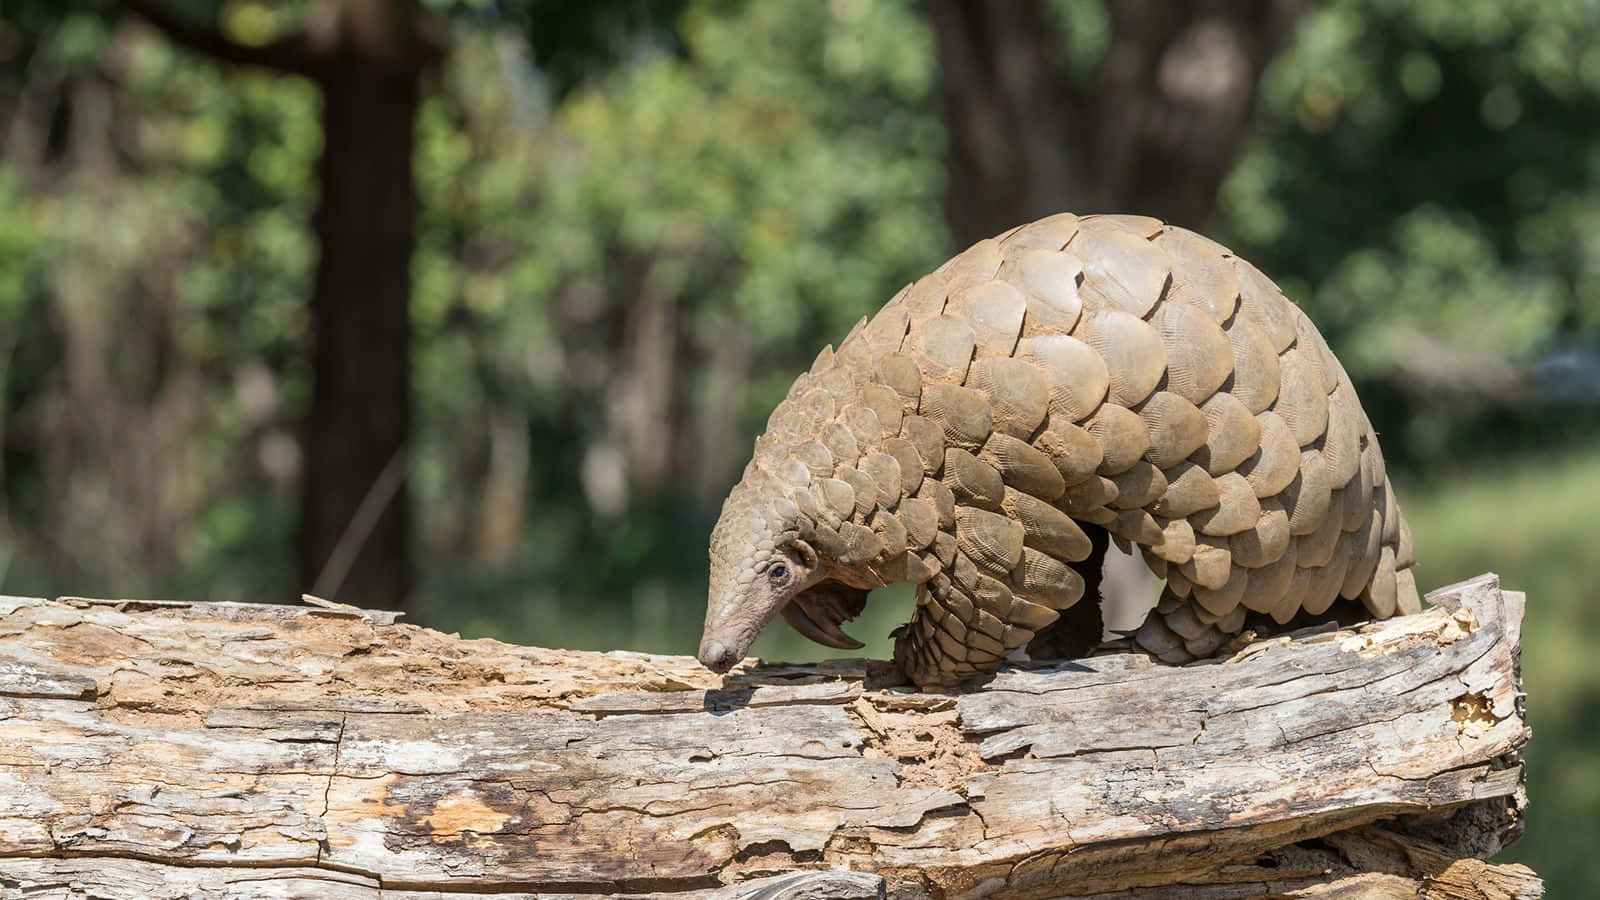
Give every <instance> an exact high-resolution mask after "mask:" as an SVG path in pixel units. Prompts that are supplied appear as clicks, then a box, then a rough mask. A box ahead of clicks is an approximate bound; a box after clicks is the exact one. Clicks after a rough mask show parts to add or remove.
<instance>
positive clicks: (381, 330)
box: [299, 50, 421, 608]
mask: <svg viewBox="0 0 1600 900" xmlns="http://www.w3.org/2000/svg"><path fill="white" fill-rule="evenodd" d="M402 52H404V51H403V50H402ZM420 79H421V70H420V69H419V68H418V67H417V66H416V65H414V64H409V63H408V64H404V65H400V66H396V67H394V68H390V67H388V66H385V65H384V64H383V62H382V61H381V60H372V59H366V58H363V57H362V56H361V54H360V51H359V50H350V51H346V52H343V53H341V54H340V56H339V58H338V60H337V61H336V62H335V63H334V64H333V65H331V66H329V67H328V69H327V74H326V75H325V76H324V77H323V78H322V79H320V83H321V85H322V96H323V113H322V132H323V141H324V145H323V151H322V161H321V179H322V198H321V206H320V207H319V209H318V211H317V216H316V230H317V237H318V239H319V243H320V245H321V248H322V255H321V259H320V261H319V262H318V265H317V275H316V288H315V291H314V293H313V294H312V298H311V314H312V321H313V325H314V331H315V335H316V337H315V341H316V350H315V360H316V361H315V372H316V377H315V388H314V392H313V395H312V404H311V414H310V417H309V420H308V421H307V423H306V432H305V453H306V456H305V464H306V465H305V484H304V493H303V498H302V504H301V510H300V535H299V544H300V548H299V549H300V581H301V583H302V584H303V585H305V586H306V589H307V590H311V591H312V592H313V593H316V594H318V595H319V596H325V597H330V598H331V597H334V596H337V597H339V598H341V599H343V600H347V601H350V602H355V603H359V604H361V605H363V606H377V607H384V608H395V607H399V606H402V605H403V604H404V602H405V599H406V597H407V596H408V595H409V594H410V591H411V577H412V572H411V559H410V548H409V540H410V527H409V526H410V509H409V504H408V502H407V494H406V488H405V482H406V478H405V469H406V461H405V452H406V445H407V441H408V439H409V437H410V434H411V320H410V300H411V265H410V261H411V252H412V248H413V246H414V245H415V222H416V191H415V186H414V184H413V180H412V171H411V169H412V155H413V154H412V151H413V146H414V143H415V141H414V136H413V129H414V127H415V120H416V114H417V108H418V104H419V102H420V90H421V86H420Z"/></svg>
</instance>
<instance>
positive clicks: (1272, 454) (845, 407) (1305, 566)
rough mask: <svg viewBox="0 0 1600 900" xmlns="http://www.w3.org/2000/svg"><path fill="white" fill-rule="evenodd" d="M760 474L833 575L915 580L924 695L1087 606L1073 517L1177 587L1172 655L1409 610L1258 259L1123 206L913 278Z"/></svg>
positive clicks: (1293, 320)
mask: <svg viewBox="0 0 1600 900" xmlns="http://www.w3.org/2000/svg"><path fill="white" fill-rule="evenodd" d="M757 477H759V478H760V479H761V480H762V483H763V484H765V485H768V487H766V488H764V490H766V491H769V492H770V491H771V490H773V489H774V488H772V487H771V485H778V486H780V487H781V490H782V491H783V492H785V493H786V494H787V496H788V499H789V500H791V501H792V503H793V507H794V508H795V509H796V510H798V515H799V520H800V524H799V529H800V532H801V534H802V537H804V538H805V539H807V540H809V541H811V542H812V543H813V544H814V545H815V546H816V548H817V550H818V551H819V552H820V554H821V555H822V557H823V558H824V559H825V560H827V562H828V565H829V571H830V580H831V581H832V582H833V583H835V586H838V585H848V586H851V587H852V588H856V589H864V588H870V587H872V586H876V585H880V584H886V583H893V582H899V581H909V582H912V583H915V584H917V585H918V586H919V587H918V595H917V606H916V612H915V613H914V615H913V616H912V619H911V621H910V623H908V625H907V627H906V628H904V629H903V630H902V631H901V632H900V634H899V637H898V639H897V642H896V647H895V659H896V660H897V661H898V662H899V664H900V665H901V667H902V668H903V669H904V670H905V672H906V673H907V674H908V675H909V676H910V677H911V678H912V680H914V681H916V682H917V683H919V684H925V685H929V684H950V683H954V682H956V681H960V680H962V679H964V678H966V677H968V676H970V675H973V674H975V673H977V672H980V671H983V670H985V669H988V668H993V667H995V666H996V665H998V664H999V662H1000V660H1001V659H1002V658H1003V657H1005V656H1006V654H1007V653H1009V652H1010V651H1012V650H1015V649H1017V648H1019V647H1023V646H1025V645H1027V644H1028V642H1029V641H1030V640H1031V639H1032V638H1033V637H1034V635H1035V634H1036V633H1037V632H1038V631H1039V630H1040V629H1042V628H1044V627H1045V626H1047V625H1049V624H1050V623H1051V622H1053V621H1054V620H1055V619H1056V618H1057V615H1058V613H1059V611H1061V610H1063V609H1066V608H1067V607H1069V606H1071V605H1072V604H1074V603H1076V602H1077V601H1078V600H1079V599H1080V598H1081V597H1082V595H1083V591H1084V580H1083V578H1082V577H1081V576H1080V574H1079V572H1078V571H1076V570H1075V569H1074V564H1076V563H1081V562H1082V561H1083V560H1085V559H1086V558H1087V557H1088V556H1089V555H1090V547H1091V542H1090V539H1089V537H1088V535H1087V534H1086V533H1085V530H1084V527H1083V526H1085V525H1091V526H1098V527H1101V528H1104V529H1105V530H1106V531H1108V532H1110V534H1111V535H1112V536H1114V537H1115V538H1116V539H1118V540H1119V542H1122V543H1125V544H1129V545H1135V546H1137V547H1138V548H1139V550H1140V551H1141V553H1142V555H1143V557H1144V559H1145V561H1146V562H1147V563H1148V564H1149V566H1150V568H1151V569H1152V570H1153V571H1154V572H1155V573H1156V575H1158V576H1160V577H1162V578H1164V579H1165V580H1166V585H1165V588H1164V590H1163V593H1162V596H1161V599H1160V601H1159V603H1158V605H1157V607H1156V610H1155V611H1154V612H1153V613H1152V614H1151V615H1150V617H1149V619H1148V620H1147V621H1146V623H1145V625H1144V626H1143V627H1142V628H1140V629H1139V631H1138V632H1137V634H1136V635H1135V640H1136V641H1137V642H1138V643H1139V644H1140V645H1141V646H1142V647H1144V648H1145V649H1146V650H1148V651H1149V652H1151V653H1153V654H1154V655H1156V656H1157V657H1159V658H1161V659H1163V660H1166V661H1170V662H1179V661H1185V660H1188V659H1191V658H1194V657H1200V656H1206V655H1210V654H1211V653H1213V652H1214V651H1215V650H1216V649H1217V648H1218V647H1220V646H1221V645H1222V644H1223V643H1224V642H1225V641H1226V639H1227V638H1228V636H1230V635H1232V634H1234V633H1236V632H1238V631H1239V630H1240V629H1241V628H1242V627H1243V624H1244V621H1245V615H1246V612H1247V611H1249V610H1254V611H1256V612H1260V613H1265V614H1268V615H1270V616H1271V617H1272V618H1273V619H1275V620H1277V621H1278V622H1287V621H1288V620H1289V619H1291V618H1293V617H1294V616H1295V615H1297V614H1298V613H1300V612H1302V611H1304V612H1306V613H1310V614H1313V615H1320V614H1322V613H1324V612H1325V611H1327V610H1328V609H1329V607H1330V606H1331V605H1332V604H1333V603H1334V602H1335V600H1337V599H1338V598H1340V597H1343V598H1346V599H1347V600H1359V601H1361V603H1362V604H1364V605H1365V607H1366V610H1367V612H1368V613H1370V614H1371V615H1372V616H1374V617H1377V618H1387V617H1389V616H1392V615H1395V614H1396V613H1410V612H1416V611H1417V610H1418V609H1419V608H1420V604H1419V599H1418V594H1417V588H1416V583H1415V580H1414V578H1413V576H1412V571H1411V567H1412V564H1413V562H1414V558H1413V550H1412V542H1411V535H1410V532H1409V530H1408V528H1407V527H1406V524H1405V521H1404V519H1403V517H1402V516H1401V513H1400V507H1399V505H1398V503H1397V502H1396V501H1395V497H1394V492H1393V490H1392V488H1391V486H1390V484H1389V479H1388V476H1387V474H1386V473H1385V470H1384V463H1383V455H1382V453H1381V452H1380V451H1379V449H1378V440H1377V436H1376V434H1374V432H1373V430H1372V425H1371V423H1370V422H1369V421H1368V420H1367V417H1366V414H1365V413H1364V412H1363V411H1362V409H1361V404H1360V402H1359V401H1358V400H1357V399H1356V395H1355V392H1354V390H1353V389H1352V387H1351V384H1350V380H1349V377H1348V376H1347V375H1346V374H1345V371H1344V368H1343V367H1342V366H1341V365H1340V364H1339V361H1338V360H1337V359H1336V358H1335V357H1334V355H1333V353H1332V352H1330V351H1329V349H1328V345H1327V343H1326V342H1324V340H1323V339H1322V336H1321V335H1320V334H1319V333H1318V332H1317V330H1316V328H1315V327H1314V326H1313V325H1312V324H1311V322H1310V320H1309V319H1307V318H1306V316H1305V315H1304V313H1302V312H1301V311H1300V310H1299V308H1297V307H1296V306H1295V305H1294V304H1293V303H1291V302H1289V301H1288V300H1287V299H1285V298H1284V296H1283V294H1282V293H1280V292H1279V290H1278V289H1277V287H1275V286H1274V285H1273V283H1272V282H1271V281H1270V280H1269V279H1267V277H1266V276H1264V275H1262V274H1261V272H1259V271H1258V270H1257V269H1256V268H1255V267H1254V266H1252V265H1251V264H1250V263H1248V262H1246V261H1244V260H1242V259H1240V258H1238V257H1236V256H1234V255H1233V254H1231V253H1230V252H1229V251H1228V250H1227V249H1225V248H1223V247H1221V246H1220V245H1218V244H1216V243H1214V242H1212V241H1210V240H1208V239H1206V238H1204V237H1201V236H1199V235H1197V234H1194V233H1193V232H1190V231H1186V230H1184V229H1182V228H1177V227H1173V226H1169V225H1163V224H1162V223H1161V222H1158V221H1156V220H1154V219H1149V218H1144V217H1139V216H1085V217H1081V218H1080V217H1077V216H1073V215H1070V214H1062V215H1057V216H1052V217H1050V218H1047V219H1042V220H1040V221H1037V222H1034V223H1031V224H1028V225H1024V226H1021V227H1019V228H1016V229H1013V230H1012V231H1009V232H1007V233H1005V234H1003V235H1001V236H999V237H998V238H994V239H990V240H985V241H982V242H980V243H978V244H976V245H974V246H972V247H971V248H969V249H968V250H967V251H965V252H964V253H962V254H960V255H959V256H956V257H955V258H953V259H951V260H950V261H949V262H947V263H945V264H944V265H943V266H941V267H940V268H939V269H938V270H937V271H935V272H933V273H932V274H930V275H928V276H926V277H924V278H922V279H921V280H919V281H917V282H916V283H914V284H912V285H909V286H907V287H906V288H905V289H904V290H902V291H901V292H900V293H899V294H897V295H896V296H895V297H894V298H893V299H891V300H890V301H889V302H888V303H887V304H886V305H885V306H884V307H883V308H882V309H881V310H879V311H878V313H877V314H876V315H874V316H872V317H871V318H870V319H863V320H862V322H861V323H860V324H858V325H857V326H856V328H855V329H854V330H853V331H852V332H851V333H850V335H849V336H848V337H846V338H845V340H844V341H843V342H842V343H841V344H840V346H839V348H838V350H837V351H834V350H833V349H832V348H831V347H830V348H825V349H824V350H823V351H822V353H821V355H819V356H818V357H817V360H816V362H815V363H814V364H813V366H812V367H811V370H810V372H809V373H808V374H805V375H802V376H800V378H799V379H798V380H796V381H795V383H794V385H793V387H792V388H791V389H790V391H789V393H788V396H787V398H786V399H785V400H784V401H783V402H782V403H781V404H780V405H779V406H778V408H777V409H776V410H775V411H774V412H773V415H772V417H771V419H770V420H769V422H768V429H767V433H766V434H764V435H763V436H762V437H761V438H760V439H759V440H758V441H757V444H756V454H755V458H754V459H753V460H752V463H751V466H750V467H749V468H747V470H746V480H747V481H749V480H750V479H752V478H757ZM863 596H864V595H863ZM846 615H848V613H846Z"/></svg>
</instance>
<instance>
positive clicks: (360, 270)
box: [124, 0, 442, 608]
mask: <svg viewBox="0 0 1600 900" xmlns="http://www.w3.org/2000/svg"><path fill="white" fill-rule="evenodd" d="M124 5H125V6H126V7H128V8H129V9H132V10H133V11H135V12H136V13H138V14H139V15H140V16H141V17H143V18H144V19H145V20H146V21H148V22H150V23H151V24H152V25H154V26H156V27H157V28H158V29H160V30H161V31H162V32H163V33H165V34H166V35H167V37H169V38H170V39H171V40H172V41H173V42H174V43H177V44H179V45H181V46H184V47H187V48H188V49H190V50H194V51H197V52H199V53H202V54H205V55H207V56H209V57H212V58H213V59H216V60H218V61H219V62H225V63H234V64H238V65H249V66H261V67H264V68H268V69H273V70H276V71H280V72H286V73H293V74H298V75H304V76H307V77H309V78H311V79H312V80H314V81H315V82H316V83H317V85H318V87H320V88H321V90H322V137H323V151H322V157H321V160H320V165H319V168H318V171H319V175H320V178H321V184H320V190H321V196H320V199H319V203H318V206H317V213H316V221H315V228H316V233H317V238H318V243H319V249H320V255H319V257H318V262H317V273H316V280H315V286H314V288H313V293H312V297H311V304H310V305H311V320H312V331H313V334H314V338H313V340H314V341H315V349H314V351H313V382H314V387H313V390H312V401H311V410H310V413H309V415H308V416H307V419H306V422H305V434H304V447H305V470H304V477H303V480H302V494H301V504H300V529H299V534H298V538H297V541H298V547H299V559H300V565H299V568H300V583H301V584H302V585H303V586H304V588H305V589H307V590H311V591H313V592H315V593H317V594H318V595H319V596H325V597H334V596H338V597H341V598H346V599H351V600H355V601H358V602H359V603H361V604H362V605H365V606H377V607H385V608H392V607H397V606H403V605H404V604H405V602H406V598H407V596H408V595H409V594H410V592H411V584H412V567H411V553H410V519H411V515H410V505H409V501H408V497H407V491H406V472H407V460H406V449H407V444H408V441H409V439H410V436H411V320H410V302H411V255H412V250H413V249H414V247H415V245H416V235H415V230H416V203H417V198H416V185H415V179H414V174H413V172H412V164H413V157H414V149H415V145H416V140H415V134H414V129H415V127H416V116H417V111H418V108H419V106H420V103H421V92H422V86H421V82H422V75H423V72H424V71H425V70H426V69H427V68H428V67H429V66H431V65H432V64H433V63H434V62H435V61H436V60H437V59H438V58H439V57H440V55H441V52H442V45H441V42H442V35H441V34H440V33H438V31H437V29H436V28H435V26H434V22H433V20H432V19H430V18H429V17H428V16H427V15H426V14H425V13H424V11H423V10H422V9H421V8H420V7H419V6H418V5H417V4H416V3H415V2H414V0H322V2H320V3H317V4H313V5H312V7H311V8H310V9H309V10H308V12H307V14H306V21H305V25H304V26H303V27H302V28H301V29H300V30H299V31H296V32H294V33H292V34H290V35H288V36H286V37H284V38H281V39H280V40H278V41H276V42H274V43H272V44H269V45H266V46H261V47H257V46H247V45H243V44H238V43H235V42H234V41H232V40H230V39H229V38H228V37H227V36H226V35H225V34H223V33H222V32H221V31H220V30H218V29H217V28H216V27H215V26H214V25H209V24H197V23H195V22H192V21H189V20H188V19H186V18H185V17H181V16H178V15H176V14H175V13H174V12H173V11H172V10H170V9H168V8H167V7H166V6H164V5H163V4H162V2H161V0H124Z"/></svg>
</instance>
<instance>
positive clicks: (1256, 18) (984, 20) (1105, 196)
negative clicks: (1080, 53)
mask: <svg viewBox="0 0 1600 900" xmlns="http://www.w3.org/2000/svg"><path fill="white" fill-rule="evenodd" d="M1303 6H1305V0H1196V2H1190V3H1171V2H1168V0H1108V3H1107V10H1108V12H1109V14H1110V18H1111V38H1110V42H1109V45H1108V46H1107V48H1106V52H1105V55H1104V57H1103V58H1102V59H1101V60H1100V61H1099V63H1098V64H1097V66H1096V67H1095V69H1094V71H1093V72H1092V73H1091V74H1089V75H1088V76H1087V77H1084V78H1074V77H1072V74H1071V73H1070V72H1069V70H1068V68H1067V66H1066V59H1065V54H1066V49H1067V44H1066V41H1065V39H1064V36H1063V34H1062V33H1061V30H1060V27H1059V25H1058V23H1057V22H1056V20H1055V18H1054V17H1053V16H1052V14H1051V13H1050V10H1049V8H1048V3H1047V2H1045V0H928V14H929V17H930V20H931V21H932V23H933V26H934V33H935V36H936V39H937V43H938V57H939V90H940V94H941V98H942V102H943V105H944V111H945V121H946V125H947V130H948V133H949V136H948V140H949V149H948V151H947V157H946V171H947V175H948V178H949V185H948V187H947V194H946V198H947V199H946V216H947V218H948V220H949V226H950V230H951V234H952V235H953V236H954V237H955V238H956V240H957V242H958V244H960V245H961V246H965V245H966V244H969V243H971V242H973V241H976V240H979V239H981V238H984V237H988V236H990V235H992V234H996V233H998V232H1000V231H1004V230H1005V229H1007V228H1010V227H1011V226H1013V225H1017V224H1020V223H1023V222H1027V221H1030V220H1032V219H1036V218H1039V217H1040V216H1043V215H1046V214H1049V213H1054V212H1062V211H1070V212H1080V213H1086V212H1131V213H1143V214H1146V215H1152V216H1156V217H1158V218H1161V219H1164V220H1166V221H1169V222H1174V223H1177V224H1180V225H1186V226H1189V227H1193V228H1198V227H1201V226H1202V225H1204V224H1205V221H1206V219H1207V218H1208V217H1209V216H1210V214H1211V212H1212V209H1213V208H1214V206H1215V203H1216V195H1217V188H1218V187H1219V186H1220V185H1221V183H1222V179H1223V177H1224V176H1225V175H1226V174H1227V171H1228V169H1229V167H1230V166H1231V165H1232V164H1233V160H1234V157H1235V155H1236V154H1237V151H1238V147H1239V143H1240V139H1241V138H1242V136H1243V134H1244V129H1245V126H1246V123H1247V120H1248V118H1249V114H1250V111H1251V108H1252V106H1253V104H1254V100H1255V95H1256V84H1257V82H1258V81H1259V80H1260V75H1261V72H1262V70H1263V69H1264V68H1265V67H1266V64H1267V62H1268V61H1269V60H1270V59H1271V58H1272V56H1273V54H1274V53H1275V52H1276V51H1277V49H1278V48H1279V47H1280V46H1281V45H1282V44H1283V42H1284V40H1285V39H1286V38H1287V36H1288V34H1289V31H1290V26H1291V25H1292V24H1293V22H1294V20H1295V18H1296V17H1297V15H1298V13H1299V12H1300V10H1301V9H1302V8H1303Z"/></svg>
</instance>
